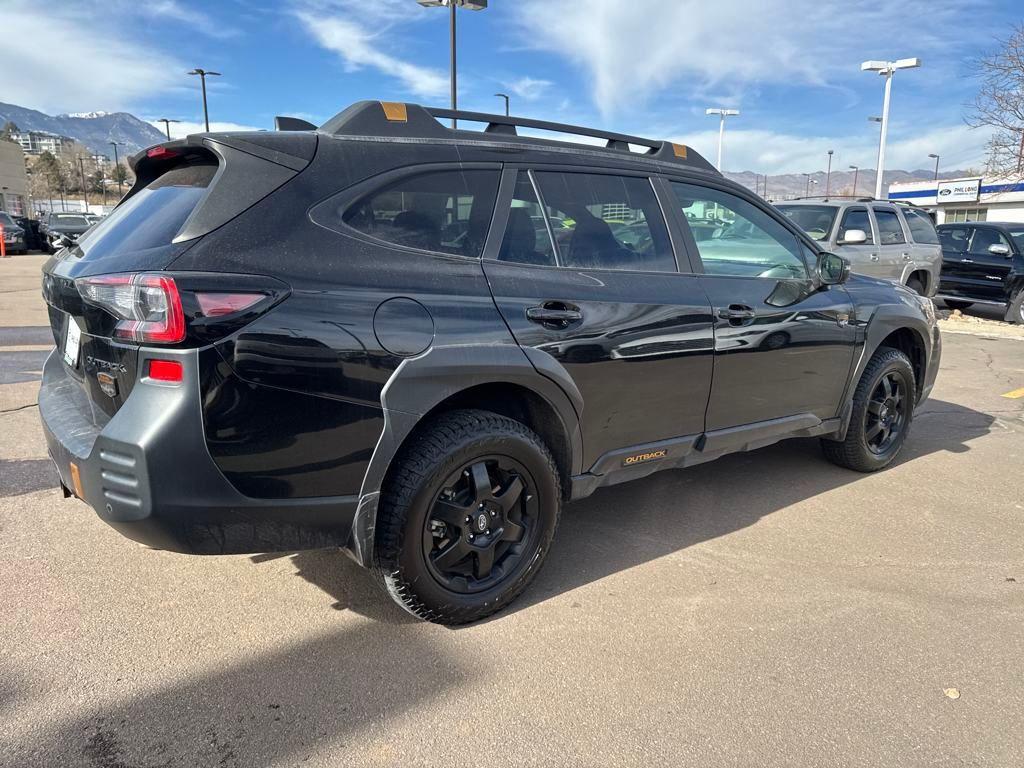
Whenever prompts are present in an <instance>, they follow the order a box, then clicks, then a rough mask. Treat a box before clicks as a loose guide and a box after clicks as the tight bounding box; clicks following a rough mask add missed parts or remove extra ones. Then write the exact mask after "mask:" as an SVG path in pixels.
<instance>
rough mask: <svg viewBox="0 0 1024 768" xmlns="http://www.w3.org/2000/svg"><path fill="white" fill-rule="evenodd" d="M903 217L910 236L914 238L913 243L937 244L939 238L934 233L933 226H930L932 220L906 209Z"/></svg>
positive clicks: (918, 212) (923, 214)
mask: <svg viewBox="0 0 1024 768" xmlns="http://www.w3.org/2000/svg"><path fill="white" fill-rule="evenodd" d="M903 216H904V218H906V220H907V226H908V227H910V235H911V237H913V238H914V242H915V243H920V244H923V245H937V244H938V242H939V236H938V234H937V233H936V232H935V225H934V224H932V220H931V219H929V218H928V215H927V214H925V213H921V211H915V210H913V209H909V208H908V209H907V210H905V211H903Z"/></svg>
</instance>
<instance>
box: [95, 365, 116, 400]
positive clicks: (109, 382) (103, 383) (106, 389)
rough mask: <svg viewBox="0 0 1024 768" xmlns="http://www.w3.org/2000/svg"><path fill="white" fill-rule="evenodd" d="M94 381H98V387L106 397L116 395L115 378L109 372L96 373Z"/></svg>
mask: <svg viewBox="0 0 1024 768" xmlns="http://www.w3.org/2000/svg"><path fill="white" fill-rule="evenodd" d="M96 381H98V382H99V384H100V389H102V390H103V394H105V395H106V396H107V397H117V379H115V378H114V377H113V376H111V375H110V374H109V373H104V372H102V371H100V372H99V373H97V374H96Z"/></svg>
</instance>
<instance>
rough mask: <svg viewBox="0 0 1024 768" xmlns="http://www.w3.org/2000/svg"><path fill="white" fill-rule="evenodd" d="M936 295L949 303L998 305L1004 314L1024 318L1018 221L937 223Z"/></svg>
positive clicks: (1022, 233) (1022, 235)
mask: <svg viewBox="0 0 1024 768" xmlns="http://www.w3.org/2000/svg"><path fill="white" fill-rule="evenodd" d="M937 230H938V232H939V241H940V242H941V243H942V278H941V282H940V283H939V295H938V297H937V298H940V299H942V300H944V301H945V302H946V305H947V306H949V307H950V308H952V309H966V308H967V307H969V306H971V305H972V304H994V305H997V306H1000V307H1004V308H1005V310H1006V320H1007V321H1008V322H1011V323H1024V224H1001V223H998V222H992V221H986V222H966V223H964V224H940V225H939V226H938V227H937Z"/></svg>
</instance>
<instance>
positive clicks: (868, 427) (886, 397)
mask: <svg viewBox="0 0 1024 768" xmlns="http://www.w3.org/2000/svg"><path fill="white" fill-rule="evenodd" d="M909 403H910V398H909V397H908V396H907V391H906V382H905V381H904V379H903V377H902V376H901V375H900V374H899V373H897V372H896V371H889V372H887V373H886V374H885V375H884V376H882V378H881V380H880V381H879V382H878V384H877V386H875V388H874V390H873V391H872V393H871V397H870V399H869V400H868V406H867V408H866V409H865V411H864V419H865V423H864V438H865V440H866V441H867V445H868V449H869V450H871V451H872V452H873V453H875V454H878V455H884V454H886V453H887V452H888V451H889V450H890V449H891V448H892V446H893V445H894V444H895V443H896V442H897V441H898V440H899V438H900V435H901V434H902V433H903V428H904V426H905V425H906V422H907V408H908V405H909Z"/></svg>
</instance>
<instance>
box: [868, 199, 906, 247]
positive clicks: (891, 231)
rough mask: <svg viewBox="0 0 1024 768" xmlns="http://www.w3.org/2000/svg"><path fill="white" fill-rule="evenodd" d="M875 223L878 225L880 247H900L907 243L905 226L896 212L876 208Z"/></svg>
mask: <svg viewBox="0 0 1024 768" xmlns="http://www.w3.org/2000/svg"><path fill="white" fill-rule="evenodd" d="M875 221H876V222H877V223H878V240H879V245H899V244H900V243H905V242H907V238H906V237H904V235H903V225H902V224H900V216H899V214H898V213H896V211H893V210H890V209H888V208H875Z"/></svg>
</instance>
